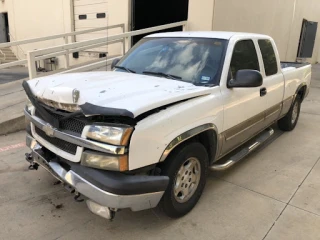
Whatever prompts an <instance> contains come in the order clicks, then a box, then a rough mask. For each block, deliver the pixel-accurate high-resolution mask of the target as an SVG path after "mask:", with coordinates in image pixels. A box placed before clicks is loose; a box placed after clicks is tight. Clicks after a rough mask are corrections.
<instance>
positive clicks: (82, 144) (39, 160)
mask: <svg viewBox="0 0 320 240" xmlns="http://www.w3.org/2000/svg"><path fill="white" fill-rule="evenodd" d="M23 87H24V89H25V91H26V93H27V95H28V98H29V100H30V104H29V106H27V107H26V108H25V110H24V113H25V116H26V122H27V126H28V127H27V138H26V143H27V146H28V147H29V148H30V149H31V153H28V154H26V160H27V161H28V162H29V164H30V167H29V169H30V170H37V169H38V167H39V166H41V167H42V168H44V169H46V170H47V171H48V172H50V173H51V174H52V175H53V176H54V177H55V178H56V179H58V180H59V181H61V182H62V183H63V184H64V185H65V187H66V188H67V189H68V190H69V191H70V192H72V193H74V194H75V200H77V201H81V200H82V199H84V200H86V202H87V205H88V208H89V209H90V210H91V211H92V212H93V213H95V214H97V215H100V216H102V217H105V218H108V219H112V218H113V217H114V213H115V211H117V210H119V209H125V208H130V209H131V210H132V211H140V210H144V209H149V208H153V207H155V206H157V204H158V202H159V201H160V199H161V197H162V195H163V194H164V191H165V189H166V187H167V184H168V182H169V178H168V177H166V176H145V175H144V176H143V175H133V174H128V173H129V160H128V151H129V148H128V146H129V141H130V137H131V135H132V132H133V131H134V126H135V124H136V120H135V119H134V118H133V115H130V112H129V111H127V110H122V109H109V108H103V107H98V106H94V105H92V104H89V103H86V104H83V105H80V106H79V107H78V108H79V109H80V110H78V108H73V110H75V111H73V112H68V111H67V110H61V109H56V108H54V105H53V103H51V105H50V104H49V102H45V101H43V99H38V98H36V97H35V96H34V95H33V94H32V92H31V90H30V87H29V85H28V83H26V82H24V83H23ZM59 107H62V108H63V107H68V106H61V105H59ZM68 109H69V108H68ZM69 110H70V109H69Z"/></svg>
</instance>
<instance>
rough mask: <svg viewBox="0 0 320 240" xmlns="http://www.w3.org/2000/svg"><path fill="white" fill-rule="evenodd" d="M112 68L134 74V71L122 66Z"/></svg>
mask: <svg viewBox="0 0 320 240" xmlns="http://www.w3.org/2000/svg"><path fill="white" fill-rule="evenodd" d="M114 68H118V69H123V70H126V71H127V72H129V73H136V72H135V71H133V70H131V69H130V68H126V67H122V66H114Z"/></svg>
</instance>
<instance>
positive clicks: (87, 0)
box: [74, 0, 108, 53]
mask: <svg viewBox="0 0 320 240" xmlns="http://www.w3.org/2000/svg"><path fill="white" fill-rule="evenodd" d="M107 8H108V3H107V0H74V26H75V31H82V30H87V29H93V28H98V27H107V26H108V21H107V19H108V15H107V14H108V9H107ZM107 34H108V32H107V31H100V32H93V33H88V34H81V35H78V36H76V39H75V40H76V41H77V42H80V41H86V40H90V39H96V38H101V37H105V36H107ZM91 51H93V52H100V53H101V52H107V48H106V47H102V48H97V49H91Z"/></svg>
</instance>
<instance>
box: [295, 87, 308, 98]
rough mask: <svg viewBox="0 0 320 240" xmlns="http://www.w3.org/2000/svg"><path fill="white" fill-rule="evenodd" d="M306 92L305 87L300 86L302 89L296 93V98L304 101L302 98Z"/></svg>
mask: <svg viewBox="0 0 320 240" xmlns="http://www.w3.org/2000/svg"><path fill="white" fill-rule="evenodd" d="M306 90H307V86H302V87H301V88H300V89H299V91H298V93H297V96H298V97H299V98H300V99H301V100H303V99H304V97H305V95H306Z"/></svg>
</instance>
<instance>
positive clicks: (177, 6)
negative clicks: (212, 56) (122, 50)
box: [131, 0, 189, 45]
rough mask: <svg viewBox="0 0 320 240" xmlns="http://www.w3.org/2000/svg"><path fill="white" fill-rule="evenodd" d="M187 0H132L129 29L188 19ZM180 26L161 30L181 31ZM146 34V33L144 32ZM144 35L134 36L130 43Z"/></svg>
mask: <svg viewBox="0 0 320 240" xmlns="http://www.w3.org/2000/svg"><path fill="white" fill-rule="evenodd" d="M188 8H189V0H174V1H172V0H161V1H160V0H158V1H150V0H132V17H131V30H132V31H134V30H139V29H143V28H149V27H155V26H159V25H163V24H169V23H174V22H180V21H185V20H187V19H188ZM181 30H182V27H176V28H171V29H167V30H164V31H162V32H169V31H170V32H173V31H181ZM146 35H148V34H146ZM144 36H145V35H139V36H134V37H133V38H132V45H134V44H135V43H137V42H138V41H139V40H140V39H141V38H143V37H144Z"/></svg>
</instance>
